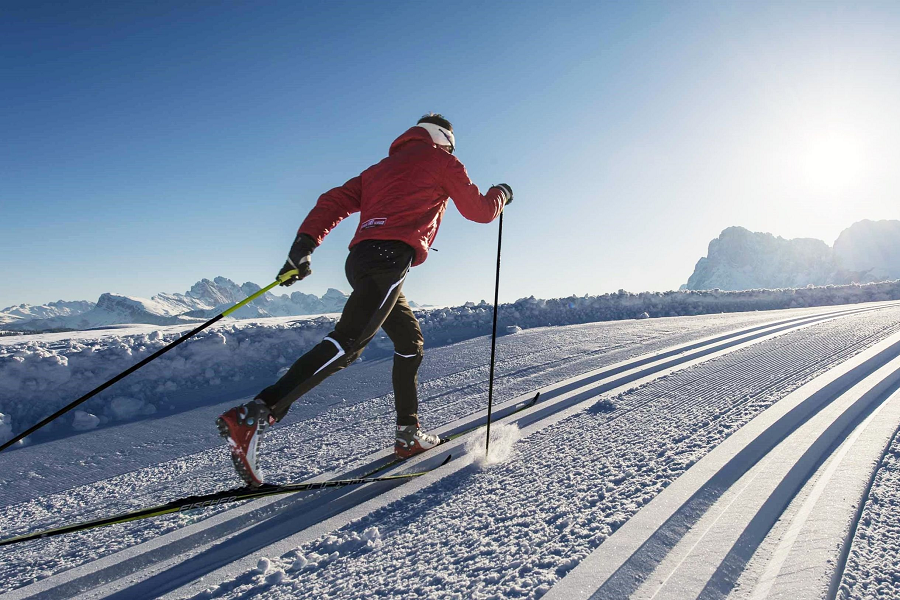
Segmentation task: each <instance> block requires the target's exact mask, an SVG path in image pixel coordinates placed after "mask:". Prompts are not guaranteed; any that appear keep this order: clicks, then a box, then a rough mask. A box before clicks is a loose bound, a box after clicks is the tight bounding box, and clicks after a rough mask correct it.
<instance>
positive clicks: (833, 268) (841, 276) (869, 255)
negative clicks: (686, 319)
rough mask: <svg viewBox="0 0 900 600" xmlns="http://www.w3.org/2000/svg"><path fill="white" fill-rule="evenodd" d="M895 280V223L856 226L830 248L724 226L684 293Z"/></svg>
mask: <svg viewBox="0 0 900 600" xmlns="http://www.w3.org/2000/svg"><path fill="white" fill-rule="evenodd" d="M894 279H900V221H893V220H885V221H868V220H864V221H859V222H857V223H854V224H853V225H851V226H850V227H848V228H847V229H845V230H844V231H842V232H841V234H840V235H839V236H838V239H837V241H835V243H834V246H833V247H832V246H829V245H828V244H826V243H825V242H823V241H822V240H817V239H812V238H796V239H790V240H789V239H785V238H782V237H776V236H774V235H772V234H771V233H761V232H752V231H750V230H748V229H745V228H743V227H728V228H727V229H725V230H724V231H722V233H721V234H720V235H719V237H717V238H716V239H714V240H712V241H711V242H710V243H709V250H708V252H707V255H706V256H705V257H703V258H701V259H700V260H699V261H698V262H697V265H696V266H695V267H694V272H693V273H692V274H691V276H690V278H689V279H688V281H687V283H686V284H685V285H683V286H681V289H687V290H709V289H720V290H730V291H735V290H750V289H779V288H798V287H805V286H808V285H844V284H850V283H872V282H877V281H890V280H894Z"/></svg>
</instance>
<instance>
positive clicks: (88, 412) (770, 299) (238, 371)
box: [0, 281, 900, 438]
mask: <svg viewBox="0 0 900 600" xmlns="http://www.w3.org/2000/svg"><path fill="white" fill-rule="evenodd" d="M898 298H900V281H896V282H887V283H877V284H867V285H850V286H828V287H819V288H803V289H788V290H751V291H745V292H722V291H718V290H712V291H706V292H697V291H677V292H675V291H673V292H663V293H651V292H644V293H641V294H631V293H628V292H625V291H619V292H617V293H615V294H604V295H602V296H584V297H576V296H572V297H569V298H559V299H553V300H536V299H534V298H525V299H522V300H518V301H516V302H514V303H512V304H504V305H502V306H501V309H500V314H499V316H498V324H499V325H500V327H499V328H498V331H500V332H505V333H507V334H510V333H515V332H517V331H521V329H522V328H533V327H540V326H547V325H554V326H556V325H572V324H579V323H589V322H595V321H607V320H618V319H635V318H641V317H642V316H643V313H646V314H647V315H649V317H661V316H678V315H699V314H709V313H720V312H740V311H752V310H770V309H779V308H799V307H809V306H821V305H834V304H847V303H859V302H869V301H876V300H892V299H898ZM416 314H417V315H418V317H419V320H420V322H421V325H422V330H423V333H424V334H425V339H426V344H427V345H428V346H429V347H436V346H442V345H445V344H449V343H453V342H459V341H462V340H466V339H470V338H473V337H476V336H480V335H489V334H490V332H491V326H492V318H493V310H492V306H491V305H488V304H486V303H485V302H483V301H482V303H481V304H477V305H476V304H473V303H469V304H467V305H465V306H459V307H455V308H440V309H432V310H424V311H423V310H420V311H416ZM335 320H336V319H335V317H317V318H308V319H295V318H287V317H280V318H270V319H262V320H259V321H226V322H223V323H222V324H218V325H216V326H214V327H213V328H211V329H209V330H206V331H203V332H201V333H200V334H198V335H197V336H195V337H194V338H192V339H190V340H188V341H187V342H185V343H184V344H182V345H180V346H178V347H177V348H175V349H174V350H172V351H170V352H168V353H167V354H165V355H164V356H162V357H161V358H159V359H157V360H155V361H154V362H152V363H150V364H149V365H147V366H146V367H144V368H143V369H141V370H139V371H137V372H136V373H134V374H132V375H130V376H128V377H127V378H126V379H124V380H123V381H121V382H119V383H117V384H115V385H114V386H112V387H111V388H110V389H109V390H107V391H106V392H104V393H102V394H99V395H98V396H95V397H94V398H92V399H91V400H89V401H87V402H86V403H85V404H83V405H81V406H80V407H79V409H80V410H81V411H82V412H83V414H75V413H73V414H70V415H66V416H64V417H62V418H60V419H59V420H58V421H57V422H55V423H54V424H52V425H51V426H48V429H47V432H46V433H49V434H51V435H64V434H67V433H71V432H73V431H84V430H87V429H92V428H93V427H97V426H102V425H105V424H108V423H114V422H121V421H127V420H134V419H140V418H146V417H147V416H150V415H153V414H155V413H157V412H171V411H177V410H185V409H188V408H192V407H194V406H197V405H200V404H203V403H206V402H208V401H211V400H218V401H221V400H223V399H228V398H229V397H234V398H237V397H239V395H240V394H251V393H254V392H255V391H258V389H259V388H261V387H262V386H263V385H264V384H268V383H269V382H271V381H272V380H273V379H274V377H275V376H276V375H277V374H278V373H279V372H280V371H282V370H283V369H285V368H286V367H288V366H289V365H290V364H291V363H292V362H293V361H294V360H295V359H296V358H297V357H298V356H300V355H301V354H303V353H304V352H305V351H307V350H309V349H310V348H311V347H312V346H314V345H315V344H317V343H318V342H319V341H320V340H321V339H322V338H323V337H324V336H325V335H326V334H327V333H328V332H329V331H331V329H332V328H333V327H334V323H335ZM187 329H189V327H163V328H160V329H158V330H153V329H151V330H147V329H146V328H144V329H143V330H135V329H132V330H130V331H129V330H122V331H121V332H118V331H116V330H105V331H102V332H76V333H71V334H65V335H63V334H42V335H30V336H21V337H18V336H17V337H15V338H12V337H9V338H4V341H3V343H2V344H0V413H2V414H0V438H2V437H3V436H4V435H6V436H7V438H8V437H9V436H10V435H11V434H14V433H17V432H18V431H22V430H23V429H24V428H26V427H28V426H30V425H31V424H33V423H36V422H37V421H39V420H40V419H42V418H44V417H45V416H46V415H48V414H51V413H52V412H53V411H55V410H58V409H59V408H61V407H62V406H64V405H66V404H68V403H69V402H71V401H73V400H74V399H76V398H78V397H80V396H81V395H83V394H85V393H87V392H89V391H90V390H92V389H94V388H95V387H97V386H98V385H100V384H102V383H103V382H105V381H107V380H109V379H111V378H112V377H114V376H115V375H117V374H119V373H120V372H122V371H124V370H125V369H127V368H128V367H130V366H132V365H134V364H135V363H137V362H139V361H140V360H142V359H144V358H145V357H147V356H150V355H151V354H152V353H154V352H156V351H157V350H159V349H160V348H162V347H164V346H166V345H167V344H169V343H171V342H172V341H174V340H175V339H177V338H178V337H179V336H180V335H181V334H182V333H183V332H184V331H186V330H187ZM392 352H393V345H392V344H391V341H390V340H389V339H388V338H387V337H386V336H385V335H384V334H379V335H378V336H377V337H376V338H375V339H374V340H373V341H372V343H371V344H370V346H369V347H368V348H367V349H366V352H365V353H364V355H363V359H365V360H370V359H373V358H383V357H388V356H390V355H391V354H392Z"/></svg>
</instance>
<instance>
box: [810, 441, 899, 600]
mask: <svg viewBox="0 0 900 600" xmlns="http://www.w3.org/2000/svg"><path fill="white" fill-rule="evenodd" d="M898 462H900V427H898V428H897V430H895V431H894V435H893V436H892V438H891V441H890V443H888V445H887V447H886V448H885V449H884V452H883V453H882V455H881V460H879V461H878V465H879V467H878V468H877V469H875V471H874V472H873V473H872V477H871V479H870V480H869V484H868V486H867V487H866V490H865V493H864V494H863V497H862V499H861V500H860V503H859V509H858V510H857V511H856V515H855V518H854V520H853V523H852V524H851V525H850V534H849V536H848V539H847V544H846V545H845V546H844V548H843V551H842V552H841V556H840V558H839V559H838V563H837V565H835V573H836V576H835V578H834V581H835V582H837V584H838V585H837V586H835V587H833V589H831V590H829V596H828V600H833V599H835V598H841V599H845V598H855V597H863V596H866V597H874V598H893V597H896V596H897V594H900V567H898V564H897V554H896V551H898V550H900V547H898V543H900V536H898V535H897V529H898V519H897V517H898V516H900V489H898V486H897V483H898V481H900V477H898V475H897V473H898V469H897V464H898ZM864 521H865V522H866V525H868V526H869V527H870V528H871V529H874V530H875V531H876V535H884V537H885V538H888V539H886V540H878V541H876V543H875V544H872V545H873V546H875V547H878V542H879V541H880V542H882V548H883V547H885V546H887V547H890V548H892V550H887V552H884V551H882V552H880V553H876V552H872V549H871V548H861V547H860V546H867V545H868V544H869V543H870V541H871V540H870V539H869V537H871V534H870V533H868V532H866V533H863V532H862V531H861V530H860V525H861V524H862V523H863V522H864ZM891 534H893V536H892V535H891ZM891 537H893V539H890V538H891ZM873 555H874V556H873ZM872 579H875V583H877V586H875V585H872V583H873V582H872V581H871V580H872ZM869 586H872V587H875V588H876V589H874V590H873V589H867V588H869Z"/></svg>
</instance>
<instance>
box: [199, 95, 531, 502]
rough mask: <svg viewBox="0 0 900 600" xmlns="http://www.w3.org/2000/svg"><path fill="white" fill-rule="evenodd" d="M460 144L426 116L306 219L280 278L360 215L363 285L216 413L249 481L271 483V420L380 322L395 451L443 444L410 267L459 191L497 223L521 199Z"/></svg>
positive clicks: (352, 356)
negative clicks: (490, 177)
mask: <svg viewBox="0 0 900 600" xmlns="http://www.w3.org/2000/svg"><path fill="white" fill-rule="evenodd" d="M455 149H456V141H455V138H454V135H453V126H452V125H451V124H450V122H449V121H448V120H447V119H445V118H444V117H443V116H442V115H439V114H433V113H432V114H429V115H426V116H424V117H422V118H421V119H419V121H418V123H417V124H416V126H415V127H412V128H410V129H409V130H407V131H406V132H405V133H404V134H403V135H401V136H400V137H398V138H397V139H396V140H394V142H393V143H392V144H391V147H390V152H389V153H388V157H387V158H385V159H384V160H382V161H381V162H379V163H378V164H375V165H373V166H371V167H369V168H368V169H366V170H365V171H363V172H362V174H360V175H359V176H357V177H354V178H353V179H351V180H349V181H348V182H347V183H345V184H344V185H342V186H340V187H337V188H334V189H332V190H330V191H328V192H325V193H324V194H322V195H321V196H320V197H319V199H318V201H317V202H316V205H315V207H313V209H312V210H311V211H310V212H309V215H308V216H307V217H306V219H305V220H304V221H303V223H302V224H301V225H300V229H299V230H298V232H297V237H296V239H295V240H294V243H293V245H292V246H291V249H290V252H289V253H288V259H287V261H286V262H285V263H284V267H283V268H282V269H281V271H280V272H279V274H278V275H279V277H281V276H282V275H287V274H289V273H291V272H294V273H293V274H292V275H291V277H290V279H288V280H287V281H285V282H284V283H282V285H291V284H293V283H294V282H295V281H299V280H301V279H303V278H305V277H307V276H309V275H310V274H311V273H312V269H311V268H310V255H311V254H312V253H313V251H314V250H315V249H316V247H318V245H319V244H321V243H322V240H323V239H324V238H325V236H326V235H328V232H329V231H331V230H332V229H333V228H334V227H335V226H336V225H337V224H338V223H340V222H341V220H343V219H344V218H346V217H348V216H349V215H351V214H352V213H355V212H359V213H360V219H359V221H360V222H359V226H358V227H357V229H356V235H355V236H354V237H353V240H352V241H351V242H350V255H349V256H348V257H347V262H346V265H345V273H346V275H347V280H348V281H349V282H350V286H351V287H352V288H353V292H352V293H351V294H350V297H349V298H348V299H347V304H346V305H345V306H344V310H343V313H342V314H341V318H340V320H339V321H338V323H337V325H335V327H334V331H332V332H331V333H329V334H328V335H327V336H325V338H324V339H323V340H322V341H321V342H320V343H319V344H318V345H317V346H315V347H314V348H312V349H311V350H310V351H309V352H307V353H306V354H304V355H303V356H301V357H300V358H299V359H298V360H297V362H295V363H294V364H293V366H291V368H290V369H289V370H288V372H287V373H285V374H284V376H283V377H281V379H279V380H278V381H277V382H275V384H273V385H271V386H269V387H267V388H266V389H264V390H262V391H261V392H260V393H259V394H258V395H257V396H256V398H255V399H254V400H253V401H252V402H250V403H248V404H244V405H242V406H237V407H235V408H232V409H231V410H228V411H227V412H225V413H224V414H222V415H221V416H219V418H218V419H217V420H216V424H217V426H218V427H219V432H220V434H221V435H222V437H224V438H225V439H226V440H227V441H228V444H229V446H230V448H231V459H232V461H233V462H234V466H235V469H236V470H237V472H238V475H240V476H241V478H242V479H243V480H244V481H245V482H246V483H247V484H248V485H250V486H258V485H260V484H261V483H262V475H261V472H260V469H259V466H258V451H259V444H260V440H261V439H262V435H263V432H264V430H265V429H266V427H268V426H269V425H272V424H274V423H276V422H278V421H280V420H281V419H283V418H284V416H285V415H286V414H287V412H288V409H289V408H290V406H291V404H292V403H293V402H294V401H295V400H297V398H299V397H300V396H302V395H303V394H305V393H306V392H308V391H309V390H311V389H312V388H314V387H315V386H316V385H318V384H319V383H320V382H321V381H322V380H324V379H325V378H326V377H328V376H329V375H332V374H333V373H335V372H337V371H339V370H341V369H343V368H344V367H346V366H347V365H349V364H350V363H352V362H353V361H354V360H356V359H357V358H358V357H359V355H360V354H361V353H362V351H363V349H364V348H365V346H366V344H368V343H369V341H371V340H372V338H373V337H374V336H375V333H376V332H377V331H378V329H379V327H380V328H382V329H384V331H385V333H387V335H388V337H390V339H391V341H392V342H393V343H394V364H393V372H392V379H393V387H394V403H395V408H396V411H397V429H396V442H395V445H394V452H395V453H396V455H397V456H398V457H402V458H405V457H409V456H413V455H414V454H417V453H419V452H424V451H425V450H428V449H429V448H433V447H434V446H436V445H438V444H439V443H440V442H441V440H440V438H438V436H436V435H433V434H430V433H426V432H424V431H422V429H421V427H420V424H419V419H418V403H419V402H418V396H417V392H416V387H417V383H418V379H417V375H416V373H417V371H418V368H419V364H420V363H421V362H422V357H423V356H424V352H423V346H424V338H423V337H422V330H421V329H420V327H419V322H418V320H417V319H416V317H415V315H414V314H413V312H412V310H411V309H410V307H409V304H408V303H407V301H406V298H405V297H404V295H403V292H402V291H401V288H402V286H403V282H404V280H405V279H406V275H407V273H408V272H409V269H410V268H411V267H414V266H417V265H419V264H421V263H422V262H424V261H425V258H426V256H427V254H428V249H429V247H430V246H431V243H432V242H433V241H434V237H435V235H436V234H437V231H438V227H439V226H440V224H441V218H442V217H443V216H444V211H445V210H446V208H447V200H448V199H449V198H452V199H453V202H454V203H455V204H456V207H457V209H458V210H459V212H460V213H461V214H462V215H463V217H465V218H467V219H469V220H471V221H475V222H478V223H490V222H491V221H493V220H494V219H496V218H497V217H498V216H499V215H500V212H501V211H502V210H503V207H504V206H505V205H506V204H509V203H510V202H511V201H512V197H513V194H512V189H511V188H510V186H508V185H507V184H505V183H501V184H498V185H495V186H492V187H491V188H490V189H489V190H488V191H487V193H486V194H483V195H482V194H481V193H480V192H479V191H478V188H477V187H476V186H475V184H474V183H472V181H471V180H470V179H469V176H468V174H467V173H466V169H465V167H464V166H463V164H462V163H461V162H460V161H459V160H458V159H457V158H456V157H455V156H453V152H454V150H455Z"/></svg>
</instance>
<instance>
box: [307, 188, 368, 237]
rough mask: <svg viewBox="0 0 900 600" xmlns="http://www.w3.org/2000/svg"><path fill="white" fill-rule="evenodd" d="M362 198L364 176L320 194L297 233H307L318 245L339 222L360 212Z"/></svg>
mask: <svg viewBox="0 0 900 600" xmlns="http://www.w3.org/2000/svg"><path fill="white" fill-rule="evenodd" d="M361 200H362V177H361V176H356V177H354V178H353V179H351V180H350V181H348V182H347V183H345V184H344V185H342V186H340V187H336V188H334V189H332V190H328V191H327V192H325V193H324V194H322V195H321V196H319V200H318V201H317V202H316V205H315V206H314V207H313V209H312V210H311V211H309V215H307V217H306V219H304V220H303V223H302V224H301V225H300V229H299V230H298V231H297V233H298V234H301V233H305V234H306V235H308V236H309V237H311V238H312V239H313V240H315V242H316V245H317V246H318V245H319V244H321V243H322V240H323V239H325V236H326V235H328V232H329V231H331V230H332V229H334V228H335V227H337V224H338V223H340V222H341V221H343V220H344V219H346V218H347V217H349V216H350V215H352V214H353V213H355V212H359V207H360V202H361Z"/></svg>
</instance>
